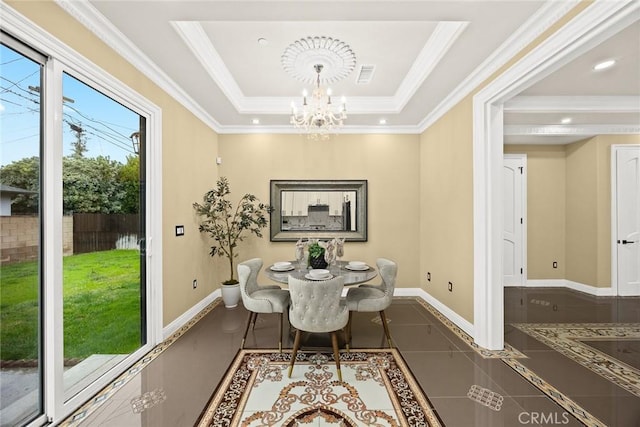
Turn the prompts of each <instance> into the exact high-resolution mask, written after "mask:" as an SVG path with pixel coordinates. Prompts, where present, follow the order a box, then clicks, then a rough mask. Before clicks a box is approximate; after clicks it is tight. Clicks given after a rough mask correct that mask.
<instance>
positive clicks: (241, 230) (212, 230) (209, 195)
mask: <svg viewBox="0 0 640 427" xmlns="http://www.w3.org/2000/svg"><path fill="white" fill-rule="evenodd" d="M229 194H231V189H230V187H229V180H228V179H227V178H225V177H221V178H220V179H218V182H217V183H216V187H215V188H213V189H211V190H209V191H207V192H206V193H205V194H204V196H203V197H202V204H200V203H194V204H193V208H194V209H195V210H196V213H197V214H198V216H200V228H199V229H200V232H201V233H206V234H208V235H209V236H210V237H211V238H213V245H212V246H211V251H210V252H209V255H211V256H215V255H218V256H225V257H227V259H228V260H229V270H230V271H229V272H230V277H229V279H228V280H225V281H224V282H223V284H227V285H231V284H236V283H238V281H237V280H236V279H235V277H234V270H235V269H234V268H233V260H234V258H236V257H237V256H238V253H237V252H235V248H236V247H237V246H238V243H239V242H241V241H243V240H244V238H245V234H246V233H245V231H248V232H249V233H253V234H255V235H256V236H258V237H262V231H261V230H262V229H263V228H264V227H266V226H267V224H268V221H269V220H268V219H267V217H268V215H269V213H271V210H272V209H271V207H270V206H269V205H266V204H264V203H261V202H260V201H259V200H258V198H257V197H256V196H254V195H253V194H245V195H244V196H242V198H241V199H240V201H239V202H238V204H237V205H236V207H235V208H234V207H233V204H232V203H231V201H230V200H229V199H228V196H229Z"/></svg>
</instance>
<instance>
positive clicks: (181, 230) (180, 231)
mask: <svg viewBox="0 0 640 427" xmlns="http://www.w3.org/2000/svg"><path fill="white" fill-rule="evenodd" d="M176 236H184V225H176Z"/></svg>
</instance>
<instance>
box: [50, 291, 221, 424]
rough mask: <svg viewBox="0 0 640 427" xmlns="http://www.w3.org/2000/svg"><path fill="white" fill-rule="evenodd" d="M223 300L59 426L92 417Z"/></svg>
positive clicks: (195, 318)
mask: <svg viewBox="0 0 640 427" xmlns="http://www.w3.org/2000/svg"><path fill="white" fill-rule="evenodd" d="M221 301H222V299H221V298H216V299H214V300H213V301H212V302H211V303H210V304H209V305H207V306H206V307H205V308H203V309H202V310H201V311H200V312H199V313H198V314H196V315H195V316H193V317H192V318H191V319H190V320H189V321H188V322H187V323H186V324H184V325H183V326H182V327H181V328H180V329H178V330H177V331H176V332H174V333H173V334H172V335H171V336H170V337H169V338H167V339H165V340H164V341H162V342H161V343H160V344H158V345H157V346H155V347H154V348H152V349H151V350H149V352H148V353H147V354H145V355H144V356H142V358H141V359H140V360H138V361H137V362H136V363H134V364H133V366H131V367H130V368H129V369H127V370H126V371H125V372H123V373H122V374H120V375H119V376H118V377H116V378H115V380H113V381H112V382H111V383H109V384H107V385H106V386H105V387H104V388H103V389H102V390H100V391H99V392H98V393H96V394H95V395H94V396H93V397H92V398H91V399H89V400H88V401H87V402H85V403H84V404H83V405H82V406H80V408H78V409H76V410H75V411H74V412H72V413H71V414H70V415H69V416H68V417H67V418H65V419H64V420H63V421H62V422H61V423H60V424H59V425H60V427H74V426H77V425H79V424H80V423H82V421H83V420H84V419H85V418H86V417H87V416H89V415H91V414H92V413H93V412H94V411H95V410H96V409H98V408H99V407H100V406H102V404H103V403H104V402H106V401H107V400H108V399H109V398H110V397H111V396H113V394H115V393H116V392H117V391H118V390H119V389H120V388H121V387H122V386H124V385H125V384H126V383H128V382H129V381H130V380H131V379H132V378H133V377H135V376H136V375H138V374H139V373H140V372H142V370H143V369H144V368H145V367H146V366H147V365H149V363H151V362H152V361H153V360H155V359H156V358H157V357H158V356H159V355H160V354H162V353H163V352H164V351H165V350H166V349H168V348H169V347H170V346H171V345H172V344H173V343H175V342H176V341H177V340H178V338H180V337H181V336H182V335H184V334H185V333H186V332H187V331H188V330H189V329H191V327H193V325H195V324H196V323H198V321H200V320H201V319H202V318H203V317H204V316H206V315H207V314H209V312H211V310H213V309H214V308H215V307H217V306H218V305H219V304H220V302H221Z"/></svg>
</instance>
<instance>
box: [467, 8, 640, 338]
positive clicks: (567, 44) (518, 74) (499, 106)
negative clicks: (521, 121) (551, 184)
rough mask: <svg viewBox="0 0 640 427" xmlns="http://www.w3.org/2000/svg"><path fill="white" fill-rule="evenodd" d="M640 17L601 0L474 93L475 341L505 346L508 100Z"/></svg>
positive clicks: (636, 12)
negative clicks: (504, 199)
mask: <svg viewBox="0 0 640 427" xmlns="http://www.w3.org/2000/svg"><path fill="white" fill-rule="evenodd" d="M638 19H640V2H636V1H634V0H624V1H620V2H607V1H596V2H595V3H593V4H591V5H589V6H588V7H587V8H586V9H585V10H583V11H582V12H580V13H579V14H577V15H576V16H575V17H574V18H573V19H572V20H571V21H569V22H568V23H566V24H565V25H564V26H563V27H562V28H560V29H558V30H557V31H556V32H555V33H554V34H552V35H551V36H549V37H548V38H547V39H545V40H544V41H543V42H541V43H540V44H539V45H538V46H536V47H535V48H534V49H532V50H531V51H530V52H529V53H527V54H526V55H524V56H523V57H522V58H521V59H520V60H519V61H517V62H516V63H515V64H514V65H512V66H511V67H510V68H509V69H508V70H506V71H505V72H504V73H502V74H501V75H500V76H498V77H497V78H496V79H494V80H493V81H491V82H489V83H488V84H487V85H486V86H485V87H484V88H483V89H481V90H480V91H479V92H478V93H477V94H476V95H475V96H474V97H473V239H474V243H473V253H474V266H473V277H474V279H473V280H474V295H473V302H474V305H473V308H474V310H473V317H474V342H475V343H476V344H478V345H479V346H481V347H484V348H487V349H490V350H501V349H503V348H504V286H503V284H502V274H503V270H502V228H503V224H502V215H501V214H500V212H501V210H502V209H503V208H502V194H501V191H496V189H502V167H503V153H502V147H503V143H504V135H503V132H504V121H503V111H504V103H505V102H507V101H508V100H510V99H511V98H513V97H514V96H516V95H517V94H519V93H521V92H522V91H523V90H524V89H526V88H528V87H530V86H531V85H533V84H534V83H536V82H537V81H539V80H541V79H543V78H544V77H546V76H548V75H549V74H551V73H552V72H553V71H555V70H557V69H559V68H560V67H562V66H563V65H565V64H567V63H568V62H569V61H571V60H573V59H575V58H577V57H578V56H579V55H581V54H582V53H584V52H586V51H588V50H589V49H591V48H592V47H594V46H596V45H598V44H599V43H601V42H602V41H604V40H606V39H607V38H609V37H611V36H612V35H614V34H616V33H618V32H619V31H620V30H621V29H623V28H625V27H627V26H628V25H630V24H632V23H633V22H635V21H637V20H638Z"/></svg>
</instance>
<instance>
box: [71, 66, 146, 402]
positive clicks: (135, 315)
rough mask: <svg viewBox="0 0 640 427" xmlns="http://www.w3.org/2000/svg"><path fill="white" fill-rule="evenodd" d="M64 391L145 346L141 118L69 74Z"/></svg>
mask: <svg viewBox="0 0 640 427" xmlns="http://www.w3.org/2000/svg"><path fill="white" fill-rule="evenodd" d="M63 94H64V99H63V113H64V114H63V159H62V175H63V221H64V225H63V226H64V229H65V230H66V231H65V241H64V261H63V290H64V298H63V301H64V302H63V306H64V315H63V318H64V361H65V374H64V389H65V398H66V399H68V398H70V397H72V396H73V395H75V394H76V393H77V392H78V391H80V390H82V389H83V388H84V387H86V386H87V385H88V384H90V383H91V382H92V381H94V380H95V379H96V378H97V377H99V376H100V375H102V374H104V373H105V372H106V371H107V370H109V369H110V368H112V367H113V366H115V365H116V364H117V363H118V362H120V361H122V360H123V359H124V358H126V356H127V355H129V354H130V353H131V352H133V351H135V350H137V349H138V348H139V347H140V346H141V345H142V344H143V343H144V342H143V341H144V334H143V332H142V331H143V330H144V326H145V325H144V315H143V313H144V310H143V307H144V298H143V295H144V292H143V290H144V280H143V274H141V272H143V271H144V269H143V268H142V262H143V257H141V252H140V241H141V240H142V239H143V238H144V227H143V226H142V225H141V224H142V220H143V218H142V216H141V204H140V193H141V192H140V176H141V175H140V155H139V152H140V149H139V147H138V145H137V144H139V142H140V140H141V139H142V138H140V135H141V132H140V123H141V120H140V116H139V115H138V114H136V113H135V112H133V111H131V110H129V109H128V108H126V107H124V106H122V105H121V104H119V103H117V102H115V101H114V100H113V99H111V98H109V97H108V96H106V95H104V94H103V93H101V92H99V91H97V90H95V89H93V88H92V87H90V86H87V85H86V84H84V83H82V82H81V81H79V80H78V79H76V78H74V77H72V76H70V75H68V74H64V76H63Z"/></svg>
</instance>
